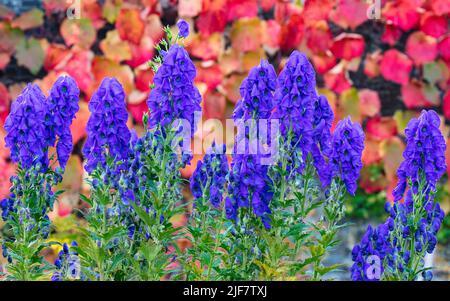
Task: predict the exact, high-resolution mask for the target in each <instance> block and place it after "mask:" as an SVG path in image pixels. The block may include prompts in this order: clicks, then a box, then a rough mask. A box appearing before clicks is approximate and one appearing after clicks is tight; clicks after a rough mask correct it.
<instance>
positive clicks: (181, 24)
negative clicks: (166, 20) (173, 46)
mask: <svg viewBox="0 0 450 301" xmlns="http://www.w3.org/2000/svg"><path fill="white" fill-rule="evenodd" d="M177 27H178V30H179V35H180V36H181V37H183V38H187V37H188V35H189V23H188V22H186V21H185V20H183V19H180V20H178V22H177Z"/></svg>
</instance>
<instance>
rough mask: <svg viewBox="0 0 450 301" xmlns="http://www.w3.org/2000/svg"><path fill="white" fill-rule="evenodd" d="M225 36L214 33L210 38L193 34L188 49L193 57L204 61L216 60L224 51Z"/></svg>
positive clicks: (188, 42)
mask: <svg viewBox="0 0 450 301" xmlns="http://www.w3.org/2000/svg"><path fill="white" fill-rule="evenodd" d="M222 43H223V36H222V35H221V34H219V33H214V34H212V35H209V36H203V35H199V34H193V35H192V36H191V37H189V39H188V41H187V45H186V48H187V50H188V52H189V53H190V55H191V56H194V57H197V58H200V59H202V60H205V61H207V60H216V59H217V57H219V55H220V52H221V51H222Z"/></svg>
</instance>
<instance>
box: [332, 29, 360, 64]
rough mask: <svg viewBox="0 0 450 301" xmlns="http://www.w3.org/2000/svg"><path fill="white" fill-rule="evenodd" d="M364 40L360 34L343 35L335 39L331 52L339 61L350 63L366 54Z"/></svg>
mask: <svg viewBox="0 0 450 301" xmlns="http://www.w3.org/2000/svg"><path fill="white" fill-rule="evenodd" d="M364 48H365V44H364V39H363V37H362V36H361V35H359V34H353V33H342V34H340V35H339V36H337V37H336V38H335V39H334V43H333V46H331V52H332V53H333V54H334V55H335V56H336V58H338V59H344V60H347V61H350V60H351V59H353V58H355V57H360V56H361V55H362V54H363V53H364Z"/></svg>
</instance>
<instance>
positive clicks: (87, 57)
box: [63, 51, 94, 93]
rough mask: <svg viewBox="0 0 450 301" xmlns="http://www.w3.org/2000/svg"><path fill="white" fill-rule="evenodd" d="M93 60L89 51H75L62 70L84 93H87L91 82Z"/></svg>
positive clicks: (92, 55)
mask: <svg viewBox="0 0 450 301" xmlns="http://www.w3.org/2000/svg"><path fill="white" fill-rule="evenodd" d="M93 58H94V54H93V53H92V52H91V51H76V52H74V53H73V55H72V57H71V58H70V60H69V61H68V62H67V64H66V66H65V67H64V69H63V70H64V71H66V72H67V73H68V74H69V75H70V76H72V77H73V78H74V79H75V81H76V82H77V84H78V87H79V88H80V90H81V91H83V92H84V93H88V92H89V89H90V86H91V83H92V80H93V76H92V72H91V63H92V59H93Z"/></svg>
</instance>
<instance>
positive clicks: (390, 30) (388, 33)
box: [381, 24, 402, 46]
mask: <svg viewBox="0 0 450 301" xmlns="http://www.w3.org/2000/svg"><path fill="white" fill-rule="evenodd" d="M401 36H402V31H401V29H399V28H398V27H397V26H394V25H389V24H387V25H386V26H385V29H384V33H383V36H382V37H381V41H383V42H384V43H386V44H389V45H391V46H394V45H395V44H396V43H397V42H398V40H399V39H400V37H401Z"/></svg>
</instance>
